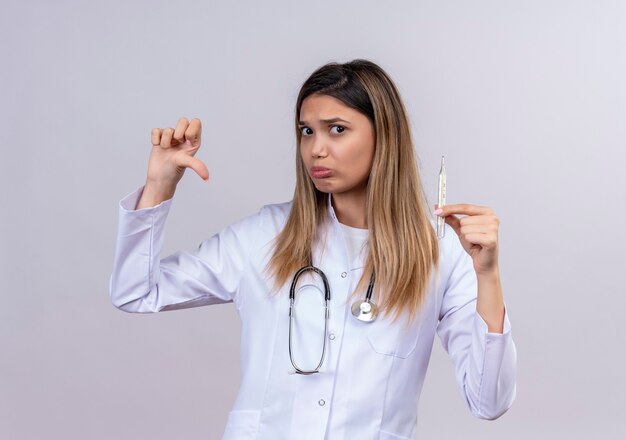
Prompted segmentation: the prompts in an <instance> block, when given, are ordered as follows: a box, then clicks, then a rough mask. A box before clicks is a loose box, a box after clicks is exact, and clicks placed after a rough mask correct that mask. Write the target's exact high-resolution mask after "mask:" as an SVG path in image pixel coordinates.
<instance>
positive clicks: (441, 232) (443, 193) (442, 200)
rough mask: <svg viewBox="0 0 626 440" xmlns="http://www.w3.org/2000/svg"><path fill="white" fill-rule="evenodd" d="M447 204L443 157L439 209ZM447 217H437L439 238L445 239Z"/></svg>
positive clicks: (442, 158)
mask: <svg viewBox="0 0 626 440" xmlns="http://www.w3.org/2000/svg"><path fill="white" fill-rule="evenodd" d="M445 204H446V165H445V162H444V156H441V169H440V170H439V194H438V203H437V208H441V207H442V206H444V205H445ZM445 224H446V219H445V217H441V216H437V238H443V237H444V235H445V231H446V230H445Z"/></svg>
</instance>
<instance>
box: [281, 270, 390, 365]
mask: <svg viewBox="0 0 626 440" xmlns="http://www.w3.org/2000/svg"><path fill="white" fill-rule="evenodd" d="M310 261H313V260H312V259H311V260H310ZM308 271H313V272H315V273H317V274H318V275H319V276H320V277H321V278H322V281H323V283H324V309H325V310H324V345H323V346H322V357H321V358H320V362H319V364H317V367H315V368H314V369H313V370H303V369H302V368H300V367H298V365H297V364H296V362H295V361H294V359H293V351H292V350H291V335H292V331H291V329H292V325H293V319H294V314H293V306H294V302H295V299H296V285H297V284H298V279H299V278H300V276H302V274H304V273H305V272H308ZM374 278H375V277H374V272H373V271H372V276H371V277H370V283H369V286H368V287H367V293H366V294H365V300H357V301H355V302H354V303H353V304H352V307H351V311H352V316H354V317H355V318H356V319H358V320H359V321H362V322H372V321H374V320H376V317H377V316H378V306H376V304H375V303H374V302H373V301H372V292H373V290H374ZM329 303H330V287H329V284H328V279H327V278H326V275H325V274H324V272H323V271H322V270H321V269H319V268H317V267H315V266H313V263H310V264H309V265H308V266H304V267H303V268H301V269H300V270H298V271H297V272H296V274H295V276H294V277H293V281H292V282H291V289H290V290H289V359H291V365H293V368H295V370H296V373H299V374H313V373H319V369H320V367H321V366H322V364H323V363H324V356H325V355H326V340H327V339H328V317H329V316H330V310H329V308H328V306H329Z"/></svg>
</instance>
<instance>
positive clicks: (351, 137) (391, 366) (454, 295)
mask: <svg viewBox="0 0 626 440" xmlns="http://www.w3.org/2000/svg"><path fill="white" fill-rule="evenodd" d="M295 116H296V117H295V128H296V139H297V147H298V154H296V175H297V181H296V188H295V191H294V197H293V200H291V201H289V202H285V203H281V204H271V205H266V206H263V207H262V208H261V209H260V210H259V212H257V213H256V214H254V215H251V216H249V217H246V218H244V219H242V220H239V221H237V222H235V223H233V224H232V225H230V226H228V227H226V228H225V229H224V230H222V231H220V232H219V233H217V234H215V235H213V236H212V237H211V238H209V239H206V240H205V241H203V242H201V243H200V245H199V246H198V248H197V249H196V250H194V251H193V252H187V251H179V252H176V253H174V254H172V255H170V256H168V257H166V258H163V259H160V256H159V255H160V251H161V247H162V242H163V229H164V224H165V220H166V217H167V214H168V212H169V209H170V206H171V203H172V197H173V195H174V192H175V189H176V185H177V183H178V181H179V180H180V179H181V177H182V176H183V173H184V171H185V169H186V168H191V169H193V170H194V171H195V172H196V173H197V174H198V175H200V176H201V177H202V178H203V179H205V180H208V177H209V174H208V169H207V167H206V166H205V165H204V164H203V163H202V162H201V161H200V160H198V159H197V158H195V157H194V155H195V153H196V152H197V151H198V148H199V147H200V143H201V131H202V130H201V123H200V121H199V120H198V119H193V120H192V121H191V122H189V121H188V120H187V119H185V118H181V119H180V120H179V121H178V124H177V125H176V128H175V129H172V128H166V129H156V128H155V129H154V130H153V131H152V144H153V147H152V152H151V154H150V159H149V164H148V176H147V180H146V183H145V185H143V186H141V187H139V188H138V189H136V190H135V191H134V192H132V193H131V194H129V195H127V196H126V197H124V198H123V199H122V200H121V202H120V207H119V229H118V237H117V248H116V253H115V260H114V267H113V273H112V276H111V279H110V295H111V300H112V302H113V304H114V305H115V306H116V307H117V308H119V309H121V310H124V311H126V312H135V313H154V312H161V311H166V310H176V309H184V308H189V307H198V306H204V305H209V304H217V303H226V302H233V303H234V304H235V306H236V308H237V311H238V313H239V315H240V317H241V322H242V336H241V337H242V340H241V387H240V390H239V393H238V395H237V399H236V401H235V404H234V407H233V408H232V411H231V412H230V414H229V417H228V422H227V426H226V430H225V433H224V437H223V438H224V439H271V440H276V439H298V440H302V439H320V440H321V439H325V438H327V439H331V440H335V439H389V440H390V439H395V440H398V439H410V438H413V436H414V435H415V429H416V420H417V403H418V399H419V395H420V392H421V389H422V384H423V380H424V376H425V374H426V369H427V366H428V361H429V358H430V353H431V349H432V344H433V339H434V335H435V333H437V334H438V336H439V338H440V339H441V342H442V344H443V346H444V348H445V350H446V351H447V352H448V353H449V355H450V356H451V358H452V361H453V362H454V366H455V374H456V380H457V383H458V386H459V389H460V391H461V393H462V395H463V396H464V398H465V400H466V402H467V404H468V407H469V409H470V410H471V412H472V414H474V415H475V416H476V417H479V418H483V419H495V418H497V417H499V416H500V415H502V414H503V413H504V412H505V411H506V410H507V409H508V408H509V407H510V406H511V404H512V402H513V400H514V398H515V393H516V391H515V373H516V349H515V345H514V343H513V340H512V338H511V331H510V322H509V319H508V315H507V313H506V309H505V305H504V301H503V297H502V290H501V286H500V282H499V270H498V224H499V220H498V218H497V217H496V216H495V214H494V212H493V210H491V209H490V208H488V207H485V206H476V205H471V204H458V205H448V206H445V207H443V208H442V209H440V210H437V211H435V215H441V216H445V219H446V225H445V228H446V233H445V236H444V238H442V239H440V240H438V239H437V237H436V234H435V228H436V222H435V221H434V220H433V219H432V218H431V217H432V216H430V209H429V208H428V206H427V202H426V198H425V196H424V193H423V187H422V185H421V183H420V178H419V174H418V168H417V162H416V157H415V153H414V149H413V143H412V139H411V133H410V128H409V121H408V118H407V114H406V110H405V107H404V105H403V102H402V99H401V97H400V95H399V93H398V90H397V89H396V87H395V85H394V83H393V82H392V80H391V79H390V78H389V76H388V75H387V74H386V73H385V72H384V71H383V70H382V69H381V68H380V67H379V66H377V65H376V64H374V63H372V62H370V61H367V60H354V61H351V62H348V63H343V64H339V63H329V64H326V65H324V66H322V67H320V68H319V69H317V70H316V71H315V72H313V74H311V76H310V77H309V78H308V79H307V80H306V82H305V83H304V85H303V86H302V89H301V90H300V94H299V96H298V99H297V102H296V107H295ZM457 215H464V217H462V218H461V217H458V216H457Z"/></svg>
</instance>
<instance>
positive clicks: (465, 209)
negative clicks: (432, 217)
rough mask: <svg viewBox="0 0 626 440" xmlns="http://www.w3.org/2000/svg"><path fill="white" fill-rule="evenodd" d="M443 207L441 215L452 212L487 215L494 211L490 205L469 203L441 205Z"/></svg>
mask: <svg viewBox="0 0 626 440" xmlns="http://www.w3.org/2000/svg"><path fill="white" fill-rule="evenodd" d="M441 209H442V210H443V212H442V213H441V214H439V215H440V216H444V217H445V216H448V215H450V214H464V215H486V214H492V213H493V210H492V209H491V208H490V207H488V206H480V205H471V204H469V203H458V204H455V205H444V206H442V207H441Z"/></svg>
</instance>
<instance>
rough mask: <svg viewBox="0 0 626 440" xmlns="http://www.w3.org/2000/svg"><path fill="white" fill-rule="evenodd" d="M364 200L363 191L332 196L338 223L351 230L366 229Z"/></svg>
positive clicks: (365, 197) (365, 195)
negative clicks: (349, 227) (351, 228)
mask: <svg viewBox="0 0 626 440" xmlns="http://www.w3.org/2000/svg"><path fill="white" fill-rule="evenodd" d="M366 200H367V193H366V192H365V191H362V192H359V193H352V192H350V193H339V194H332V202H333V208H334V210H335V214H337V220H338V221H339V223H342V224H344V225H346V226H352V227H353V228H360V229H367V212H366V209H365V206H366V203H365V202H366Z"/></svg>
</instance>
